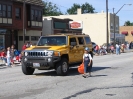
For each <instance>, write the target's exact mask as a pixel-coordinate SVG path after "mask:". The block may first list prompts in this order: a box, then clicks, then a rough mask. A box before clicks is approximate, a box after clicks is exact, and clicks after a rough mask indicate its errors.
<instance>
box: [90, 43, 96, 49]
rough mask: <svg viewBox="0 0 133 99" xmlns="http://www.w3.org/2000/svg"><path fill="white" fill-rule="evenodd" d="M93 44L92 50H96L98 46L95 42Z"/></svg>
mask: <svg viewBox="0 0 133 99" xmlns="http://www.w3.org/2000/svg"><path fill="white" fill-rule="evenodd" d="M91 43H92V48H93V50H94V49H95V47H96V45H97V44H96V43H95V42H91Z"/></svg>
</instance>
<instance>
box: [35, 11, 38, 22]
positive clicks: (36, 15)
mask: <svg viewBox="0 0 133 99" xmlns="http://www.w3.org/2000/svg"><path fill="white" fill-rule="evenodd" d="M35 21H38V11H37V10H35Z"/></svg>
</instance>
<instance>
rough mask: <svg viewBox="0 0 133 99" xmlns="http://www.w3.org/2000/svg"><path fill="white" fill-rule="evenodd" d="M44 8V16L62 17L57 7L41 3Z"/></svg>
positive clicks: (50, 3) (46, 2)
mask: <svg viewBox="0 0 133 99" xmlns="http://www.w3.org/2000/svg"><path fill="white" fill-rule="evenodd" d="M43 4H44V8H43V15H44V16H58V15H62V12H61V11H60V9H59V7H58V6H57V5H56V4H53V3H52V2H48V1H43Z"/></svg>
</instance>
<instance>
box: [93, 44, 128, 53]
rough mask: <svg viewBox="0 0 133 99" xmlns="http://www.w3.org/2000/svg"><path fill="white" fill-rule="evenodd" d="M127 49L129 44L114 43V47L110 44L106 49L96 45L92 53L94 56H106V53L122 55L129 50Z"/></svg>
mask: <svg viewBox="0 0 133 99" xmlns="http://www.w3.org/2000/svg"><path fill="white" fill-rule="evenodd" d="M129 48H130V44H129V43H127V44H124V43H123V44H119V43H116V45H115V46H114V45H113V44H111V45H109V46H108V48H107V46H105V45H102V46H98V45H96V46H95V48H94V53H95V54H96V55H106V54H107V53H110V54H116V55H120V53H124V52H125V50H129Z"/></svg>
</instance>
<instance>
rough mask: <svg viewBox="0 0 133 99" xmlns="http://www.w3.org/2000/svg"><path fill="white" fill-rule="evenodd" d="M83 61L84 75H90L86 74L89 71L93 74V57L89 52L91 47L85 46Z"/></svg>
mask: <svg viewBox="0 0 133 99" xmlns="http://www.w3.org/2000/svg"><path fill="white" fill-rule="evenodd" d="M83 63H84V75H83V77H85V78H86V77H88V75H86V73H87V72H89V76H91V69H92V57H91V55H90V54H89V48H88V47H86V48H85V52H84V55H83Z"/></svg>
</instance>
